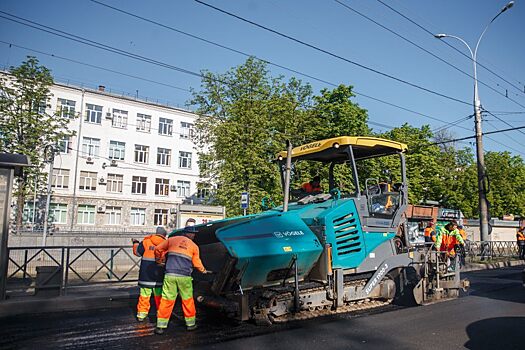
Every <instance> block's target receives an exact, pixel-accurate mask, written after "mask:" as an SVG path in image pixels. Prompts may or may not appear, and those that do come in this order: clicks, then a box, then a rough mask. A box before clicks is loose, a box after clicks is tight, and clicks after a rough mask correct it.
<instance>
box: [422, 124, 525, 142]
mask: <svg viewBox="0 0 525 350" xmlns="http://www.w3.org/2000/svg"><path fill="white" fill-rule="evenodd" d="M521 129H525V126H516V127H513V128H509V129H500V130H494V131H487V132H484V133H483V136H487V135H493V134H500V133H502V132H509V131H515V130H521ZM475 138H476V135H473V136H466V137H460V138H458V139H453V140H446V141H439V142H434V143H431V144H429V146H430V145H441V144H444V143H450V142H456V141H464V140H470V139H475Z"/></svg>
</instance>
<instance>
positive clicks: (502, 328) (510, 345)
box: [464, 317, 525, 350]
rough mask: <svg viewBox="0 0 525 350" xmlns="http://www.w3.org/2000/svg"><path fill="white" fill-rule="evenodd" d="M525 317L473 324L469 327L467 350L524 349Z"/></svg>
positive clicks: (491, 319) (494, 319) (492, 319)
mask: <svg viewBox="0 0 525 350" xmlns="http://www.w3.org/2000/svg"><path fill="white" fill-rule="evenodd" d="M524 330H525V317H497V318H488V319H485V320H481V321H477V322H474V323H471V324H469V325H468V326H467V329H466V331H467V335H468V337H469V340H468V341H467V342H466V343H465V344H464V346H465V347H466V348H467V349H471V350H482V349H491V350H493V349H505V350H511V349H524V348H525V338H524V337H523V331H524Z"/></svg>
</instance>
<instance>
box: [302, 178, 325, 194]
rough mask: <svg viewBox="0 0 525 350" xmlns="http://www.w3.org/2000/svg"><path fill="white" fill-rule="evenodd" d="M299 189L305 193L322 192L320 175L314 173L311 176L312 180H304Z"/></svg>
mask: <svg viewBox="0 0 525 350" xmlns="http://www.w3.org/2000/svg"><path fill="white" fill-rule="evenodd" d="M301 189H302V190H303V191H304V192H306V193H317V192H323V189H322V188H321V177H320V176H319V175H316V176H314V177H313V178H312V181H310V182H305V183H304V184H303V185H302V186H301Z"/></svg>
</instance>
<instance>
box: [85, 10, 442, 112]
mask: <svg viewBox="0 0 525 350" xmlns="http://www.w3.org/2000/svg"><path fill="white" fill-rule="evenodd" d="M90 1H91V2H93V3H95V4H98V5H101V6H104V7H106V8H109V9H111V10H114V11H117V12H120V13H123V14H125V15H128V16H131V17H134V18H137V19H140V20H142V21H145V22H148V23H151V24H154V25H157V26H159V27H161V28H165V29H168V30H171V31H174V32H176V33H179V34H182V35H186V36H188V37H190V38H193V39H196V40H200V41H202V42H205V43H207V44H210V45H214V46H216V47H220V48H222V49H225V50H228V51H231V52H234V53H237V54H240V55H243V56H245V57H253V58H255V59H258V60H259V61H261V62H264V63H267V64H269V65H272V66H274V67H278V68H281V69H284V70H286V71H289V72H292V73H295V74H299V75H301V76H304V77H306V78H309V79H313V80H316V81H319V82H321V83H324V84H327V85H330V86H334V87H337V86H338V84H335V83H333V82H330V81H327V80H324V79H321V78H319V77H315V76H313V75H311V74H307V73H304V72H301V71H299V70H296V69H293V68H290V67H286V66H284V65H281V64H278V63H275V62H272V61H269V60H267V59H263V58H260V57H257V56H256V55H254V54H250V53H247V52H244V51H241V50H237V49H234V48H232V47H229V46H226V45H223V44H220V43H217V42H215V41H212V40H208V39H205V38H202V37H199V36H197V35H194V34H191V33H188V32H186V31H183V30H180V29H177V28H174V27H173V26H169V25H167V24H164V23H161V22H158V21H155V20H153V19H151V18H146V17H144V16H140V15H137V14H135V13H131V12H129V11H126V10H123V9H121V8H117V7H115V6H110V5H107V4H105V3H102V2H100V1H97V0H90ZM352 92H353V93H355V94H356V95H358V96H362V97H365V98H368V99H371V100H373V101H376V102H379V103H382V104H385V105H388V106H391V107H394V108H397V109H400V110H404V111H406V112H410V113H413V114H416V115H419V116H422V117H425V118H429V119H432V120H435V121H438V122H443V119H439V118H435V117H431V116H428V115H426V114H423V113H420V112H417V111H414V110H412V109H409V108H406V107H402V106H399V105H397V104H394V103H391V102H388V101H385V100H382V99H379V98H376V97H373V96H370V95H368V94H365V93H362V92H359V91H358V90H352Z"/></svg>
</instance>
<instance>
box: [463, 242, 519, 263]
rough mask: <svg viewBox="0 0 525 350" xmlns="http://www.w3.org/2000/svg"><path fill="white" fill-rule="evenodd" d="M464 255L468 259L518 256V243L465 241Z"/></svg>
mask: <svg viewBox="0 0 525 350" xmlns="http://www.w3.org/2000/svg"><path fill="white" fill-rule="evenodd" d="M465 253H466V257H467V258H468V259H470V261H472V260H475V259H478V258H482V257H484V258H490V259H497V258H518V244H517V243H516V241H501V242H485V243H483V242H480V241H477V242H475V241H467V242H466V244H465Z"/></svg>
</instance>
